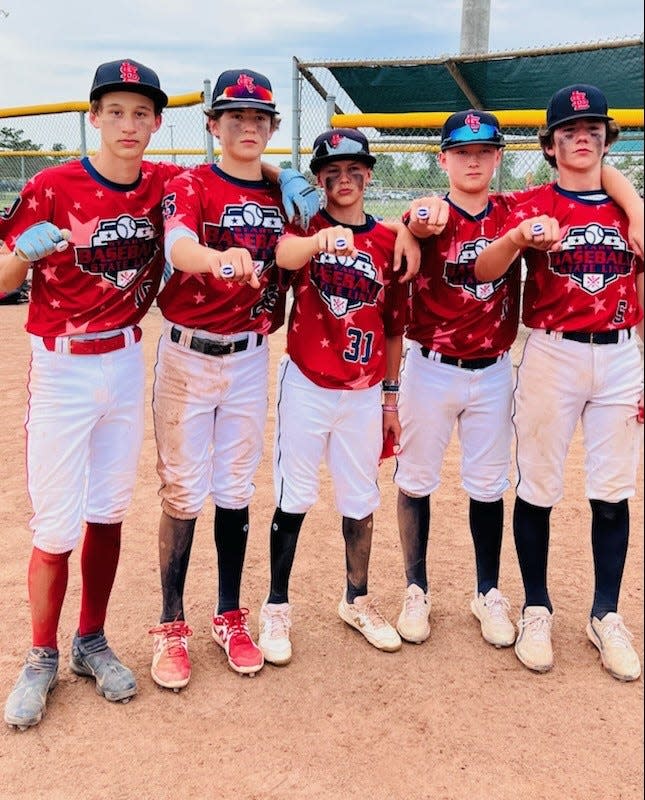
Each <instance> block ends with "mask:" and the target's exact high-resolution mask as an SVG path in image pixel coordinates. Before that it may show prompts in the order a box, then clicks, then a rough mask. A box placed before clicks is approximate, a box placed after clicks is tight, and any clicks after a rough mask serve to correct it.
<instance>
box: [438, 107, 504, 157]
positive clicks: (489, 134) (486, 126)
mask: <svg viewBox="0 0 645 800" xmlns="http://www.w3.org/2000/svg"><path fill="white" fill-rule="evenodd" d="M465 144H494V145H495V146H496V147H504V136H503V134H502V131H501V127H500V124H499V120H498V119H497V117H496V116H495V115H494V114H491V113H490V112H488V111H479V110H478V109H476V108H469V109H468V110H467V111H457V112H456V113H455V114H451V115H450V116H449V117H448V119H447V120H446V121H445V122H444V124H443V128H442V129H441V149H442V150H450V148H452V147H463V146H464V145H465Z"/></svg>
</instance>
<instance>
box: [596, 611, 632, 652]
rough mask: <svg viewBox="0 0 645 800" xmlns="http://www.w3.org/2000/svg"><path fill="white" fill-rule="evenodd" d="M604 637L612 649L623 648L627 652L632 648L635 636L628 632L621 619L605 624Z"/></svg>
mask: <svg viewBox="0 0 645 800" xmlns="http://www.w3.org/2000/svg"><path fill="white" fill-rule="evenodd" d="M602 635H603V638H605V639H606V640H607V642H608V644H609V645H610V646H611V647H622V648H624V649H626V650H631V648H632V644H631V640H632V639H633V638H634V634H633V633H631V632H630V631H628V630H627V628H626V627H625V623H624V622H623V621H622V619H621V618H620V617H617V618H616V619H612V620H609V621H607V622H605V624H604V626H603V632H602Z"/></svg>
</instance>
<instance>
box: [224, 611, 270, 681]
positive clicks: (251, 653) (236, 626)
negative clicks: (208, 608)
mask: <svg viewBox="0 0 645 800" xmlns="http://www.w3.org/2000/svg"><path fill="white" fill-rule="evenodd" d="M248 616H249V610H248V608H236V609H235V610H234V611H225V612H223V613H222V614H217V613H216V614H215V615H214V617H213V621H212V625H211V633H212V634H213V639H214V640H215V641H216V642H217V644H218V645H219V646H220V647H221V648H222V649H223V650H224V652H225V653H226V657H227V659H228V665H229V667H230V668H231V669H232V670H234V671H235V672H239V673H240V675H250V676H252V675H255V673H256V672H259V670H261V669H262V667H263V666H264V656H263V655H262V651H261V650H260V648H259V647H258V646H257V645H256V644H255V643H254V641H253V639H251V634H250V633H249V626H248V622H247V619H248Z"/></svg>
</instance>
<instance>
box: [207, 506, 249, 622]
mask: <svg viewBox="0 0 645 800" xmlns="http://www.w3.org/2000/svg"><path fill="white" fill-rule="evenodd" d="M214 528H215V547H216V548H217V575H218V579H219V592H218V602H217V613H218V614H223V613H224V612H225V611H234V610H235V609H236V608H239V607H240V587H241V584H242V569H243V567H244V557H245V555H246V542H247V539H248V535H249V507H248V506H246V507H245V508H239V509H234V508H222V507H221V506H215V523H214Z"/></svg>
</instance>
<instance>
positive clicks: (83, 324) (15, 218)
mask: <svg viewBox="0 0 645 800" xmlns="http://www.w3.org/2000/svg"><path fill="white" fill-rule="evenodd" d="M177 172H179V167H177V166H175V165H173V164H157V163H152V162H147V161H144V162H143V163H142V165H141V173H140V177H139V178H138V179H137V180H136V181H135V182H134V183H133V184H130V185H124V184H116V183H112V182H111V181H108V180H106V179H105V178H103V177H102V176H101V175H99V173H98V172H96V170H95V169H94V168H93V167H92V165H91V164H90V161H89V159H87V158H83V159H81V160H78V161H70V162H69V163H67V164H61V165H59V166H55V167H50V168H47V169H44V170H42V171H41V172H39V173H38V174H37V175H35V176H34V177H33V178H32V179H31V180H30V181H29V182H28V183H27V184H26V185H25V187H24V189H23V191H22V192H21V194H20V196H19V197H18V199H17V200H16V202H15V203H14V205H13V207H12V208H11V209H10V210H9V211H8V212H7V213H6V215H5V216H4V217H3V219H2V220H1V221H0V238H1V239H4V240H5V242H6V244H7V246H8V247H9V248H11V249H12V250H13V248H14V247H15V242H16V238H17V237H18V236H19V235H20V234H21V233H22V232H23V231H24V230H25V229H26V228H28V227H30V226H31V225H34V224H35V223H37V222H43V221H48V222H51V223H53V224H54V225H56V226H57V227H59V228H68V229H69V230H71V233H72V235H71V243H70V246H69V247H68V248H67V249H66V250H64V251H63V252H60V253H59V252H54V253H52V254H51V255H49V256H47V257H46V258H44V259H41V260H40V261H37V262H35V263H34V264H33V269H32V284H31V300H30V303H29V311H28V316H27V323H26V326H25V327H26V329H27V330H28V331H29V332H30V333H33V334H36V335H37V336H69V335H72V334H80V333H92V332H99V331H110V330H114V329H116V328H124V327H127V326H129V325H134V324H136V323H137V322H139V321H140V320H141V318H142V317H143V315H144V314H145V313H146V311H147V310H148V309H149V308H150V306H151V304H152V301H153V300H154V298H155V295H156V293H157V290H158V288H159V283H160V281H161V276H162V273H163V265H164V253H163V221H162V216H161V201H162V198H163V194H164V184H165V182H166V181H167V180H168V179H169V178H170V177H171V176H173V175H175V174H177Z"/></svg>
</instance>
